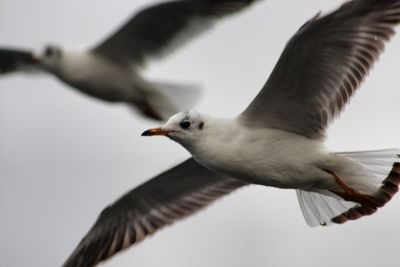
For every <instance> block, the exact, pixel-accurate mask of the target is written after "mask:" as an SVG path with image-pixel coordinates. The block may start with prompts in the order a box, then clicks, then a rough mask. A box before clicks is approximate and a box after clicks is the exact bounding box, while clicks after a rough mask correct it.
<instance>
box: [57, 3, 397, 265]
mask: <svg viewBox="0 0 400 267" xmlns="http://www.w3.org/2000/svg"><path fill="white" fill-rule="evenodd" d="M399 23H400V0H353V1H347V2H346V3H345V4H343V5H342V6H341V7H340V8H339V9H337V10H336V11H334V12H331V13H329V14H327V15H325V16H320V14H318V15H317V16H315V17H313V18H312V19H311V20H310V21H308V22H307V23H306V24H304V25H303V26H302V27H301V28H300V29H299V31H298V32H297V33H296V34H295V35H294V36H293V37H292V38H291V40H290V41H289V42H288V43H287V45H286V47H285V49H284V51H283V53H282V55H281V57H280V59H279V60H278V63H277V64H276V66H275V68H274V70H273V71H272V74H271V75H270V77H269V79H268V80H267V82H266V84H265V85H264V87H263V88H262V90H261V91H260V92H259V94H258V95H257V96H256V97H255V99H254V100H253V101H252V102H251V103H250V105H249V106H248V107H247V108H246V109H245V110H244V111H243V112H242V113H241V114H240V115H239V116H237V117H235V118H231V119H220V118H214V117H211V116H208V115H205V114H202V113H199V112H197V111H193V110H191V111H186V112H181V113H178V114H176V115H174V116H172V117H171V118H170V119H169V120H168V121H167V122H166V123H165V124H164V125H163V126H162V127H159V128H153V129H149V130H147V131H145V132H143V134H142V135H144V136H153V135H163V136H167V137H168V138H170V139H172V140H174V141H176V142H178V143H179V144H180V145H182V146H183V147H184V148H186V149H187V150H188V151H189V152H190V153H191V154H192V156H193V157H192V158H190V159H188V160H186V161H185V162H183V163H181V164H179V165H177V166H175V167H173V168H171V169H169V170H167V171H165V172H163V173H161V174H160V175H158V176H156V177H154V178H153V179H151V180H149V181H147V182H146V183H144V184H142V185H140V186H139V187H137V188H134V189H133V190H131V191H130V192H128V193H126V194H125V195H123V196H122V197H121V198H120V199H118V200H117V201H116V202H115V203H113V204H111V205H110V206H108V207H107V208H106V209H105V210H104V211H103V212H102V213H101V214H100V216H99V218H98V219H97V221H96V223H95V224H94V225H93V227H92V229H90V231H89V232H88V233H87V235H86V236H85V237H84V238H83V239H82V241H81V242H80V243H79V245H78V246H77V248H76V249H75V251H74V252H73V253H72V255H71V256H70V257H69V258H68V260H67V261H66V263H65V265H64V267H73V266H74V267H83V266H93V265H94V264H96V263H98V262H99V261H102V260H104V259H106V258H108V257H110V256H112V255H114V254H115V253H117V252H118V251H120V250H122V249H125V248H127V247H129V246H130V245H132V244H135V243H137V242H139V241H141V240H142V239H143V238H144V237H145V236H146V235H149V234H152V233H154V232H155V231H157V230H158V229H160V228H162V227H163V226H165V225H168V224H171V223H173V222H175V221H176V220H179V219H181V218H182V217H186V216H189V215H191V214H193V213H194V212H196V211H198V210H200V209H201V208H203V207H205V206H207V205H208V204H210V203H211V202H212V201H214V200H215V199H217V198H219V197H221V196H224V195H226V194H228V193H230V192H232V191H234V190H235V189H238V188H240V187H243V186H246V185H250V184H261V185H266V186H273V187H279V188H291V189H295V190H296V193H297V196H298V200H299V204H300V207H301V210H302V212H303V215H304V218H305V220H306V222H307V224H308V225H310V226H319V225H328V224H332V223H336V224H341V223H345V222H347V221H350V220H356V219H359V218H361V217H363V216H366V215H371V214H373V213H375V212H376V211H377V210H378V208H381V207H383V206H384V205H385V204H386V203H387V202H389V201H390V200H391V199H392V197H393V196H394V195H395V194H396V193H397V191H398V190H399V185H400V154H399V153H400V150H399V149H395V148H394V149H383V150H375V151H361V152H346V153H338V152H334V151H331V150H330V149H328V148H327V147H326V146H325V145H324V140H325V133H326V129H327V127H328V125H329V123H330V122H331V121H332V120H333V119H334V118H335V117H337V116H338V114H339V113H340V111H341V110H342V109H343V107H344V105H345V104H346V103H347V102H348V101H349V99H350V97H351V96H352V95H353V94H354V92H355V91H356V89H357V88H359V85H360V84H361V82H362V81H363V79H364V77H365V76H366V75H367V73H368V71H369V70H370V68H371V67H372V65H373V64H374V62H375V61H376V60H377V58H378V56H379V55H380V53H381V52H382V51H383V48H384V44H385V42H386V41H388V40H389V39H390V37H391V36H392V35H393V34H394V27H395V26H396V25H397V24H399ZM380 89H381V90H384V88H380ZM262 206H263V207H264V208H266V205H265V203H263V205H262Z"/></svg>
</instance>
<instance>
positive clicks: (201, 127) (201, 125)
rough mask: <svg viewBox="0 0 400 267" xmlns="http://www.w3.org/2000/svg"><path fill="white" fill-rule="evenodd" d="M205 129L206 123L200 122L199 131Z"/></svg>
mask: <svg viewBox="0 0 400 267" xmlns="http://www.w3.org/2000/svg"><path fill="white" fill-rule="evenodd" d="M203 127H204V122H200V123H199V129H200V130H201V129H203Z"/></svg>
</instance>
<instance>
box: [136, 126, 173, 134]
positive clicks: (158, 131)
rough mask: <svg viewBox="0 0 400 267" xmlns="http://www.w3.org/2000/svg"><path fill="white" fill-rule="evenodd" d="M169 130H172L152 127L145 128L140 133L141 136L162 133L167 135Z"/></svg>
mask: <svg viewBox="0 0 400 267" xmlns="http://www.w3.org/2000/svg"><path fill="white" fill-rule="evenodd" d="M170 132H173V131H168V130H163V129H161V128H153V129H149V130H146V131H144V132H143V133H142V136H153V135H164V136H167V135H168V134H169V133H170Z"/></svg>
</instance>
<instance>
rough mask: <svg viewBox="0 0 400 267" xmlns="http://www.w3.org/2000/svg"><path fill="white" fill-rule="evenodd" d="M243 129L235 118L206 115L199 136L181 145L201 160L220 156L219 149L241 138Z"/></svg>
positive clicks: (225, 147)
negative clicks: (202, 129)
mask: <svg viewBox="0 0 400 267" xmlns="http://www.w3.org/2000/svg"><path fill="white" fill-rule="evenodd" d="M243 130H244V129H243V127H242V126H241V125H240V124H239V123H238V122H237V120H235V119H225V118H214V117H208V118H207V119H206V124H205V126H204V132H203V133H202V134H201V138H198V139H196V140H190V141H188V142H182V145H183V146H184V147H185V148H186V149H187V150H188V151H189V152H190V153H191V154H192V155H193V156H194V157H195V158H196V159H197V160H199V161H201V162H203V161H204V160H210V159H213V158H214V157H219V156H221V155H220V152H221V151H224V150H229V147H230V146H231V145H232V144H234V143H237V141H238V140H239V139H240V138H241V136H242V135H243ZM203 159H204V160H203ZM206 165H207V164H206Z"/></svg>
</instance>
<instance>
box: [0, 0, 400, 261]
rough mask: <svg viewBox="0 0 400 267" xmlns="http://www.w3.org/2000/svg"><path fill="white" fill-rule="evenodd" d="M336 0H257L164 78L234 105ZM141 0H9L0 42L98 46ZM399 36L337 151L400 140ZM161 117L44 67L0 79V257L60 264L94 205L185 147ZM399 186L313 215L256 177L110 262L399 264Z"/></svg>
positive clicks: (210, 109)
mask: <svg viewBox="0 0 400 267" xmlns="http://www.w3.org/2000/svg"><path fill="white" fill-rule="evenodd" d="M341 2H342V1H341V0H319V1H314V0H301V1H299V0H286V1H278V0H268V1H260V3H259V4H257V5H254V6H253V7H252V8H251V9H249V10H247V12H244V13H242V14H240V15H238V16H236V17H235V18H229V19H226V20H224V22H222V23H221V24H219V25H217V27H216V28H215V29H214V30H213V31H211V32H208V33H207V34H205V35H203V36H202V37H200V38H198V39H196V40H195V41H194V42H191V43H190V44H189V45H187V46H185V47H184V49H182V50H179V51H177V52H176V53H174V54H173V55H172V56H171V57H168V58H166V59H164V60H163V61H160V62H154V64H151V65H150V66H149V69H148V72H147V75H148V76H149V77H153V78H158V79H160V80H171V81H186V82H192V81H194V82H199V83H201V84H202V85H203V87H204V97H203V98H202V100H201V101H200V103H199V105H198V107H197V108H198V109H199V110H200V111H202V112H206V113H210V114H212V115H216V116H234V115H236V114H237V113H239V112H241V111H242V110H243V109H244V107H245V106H246V105H247V104H248V103H249V101H250V100H251V99H252V98H253V97H254V96H255V94H256V93H257V92H258V90H259V89H260V88H261V87H262V85H263V83H264V82H265V80H266V79H267V77H268V75H269V73H270V71H271V69H272V67H273V66H274V64H275V62H276V60H277V58H278V56H279V54H280V52H281V51H282V49H283V46H284V44H285V43H286V41H287V40H288V39H289V38H290V37H291V35H292V34H293V33H294V32H295V31H296V30H297V29H298V28H299V26H301V25H302V24H303V23H304V22H305V21H306V20H307V19H308V18H310V17H311V16H313V15H315V14H316V13H317V12H318V11H319V10H325V11H326V10H330V9H331V8H333V7H335V6H338V5H339V4H340V3H341ZM148 3H149V1H147V0H136V1H130V0H120V1H97V0H85V1H78V0H70V1H52V0H36V1H26V0H25V1H23V0H1V1H0V40H1V41H0V42H1V43H0V44H1V45H17V46H20V47H26V48H31V47H34V48H40V47H41V46H42V45H43V44H46V43H49V42H51V43H59V44H63V45H65V46H68V45H72V46H78V47H79V46H81V45H83V46H82V47H85V46H90V45H92V44H94V43H96V42H97V41H99V40H101V39H102V38H103V37H104V36H105V35H107V34H109V33H110V31H112V30H113V29H115V27H116V26H117V25H119V24H120V23H122V22H123V21H124V20H126V19H127V18H128V17H129V16H130V15H131V14H132V12H133V11H135V10H138V9H140V8H141V7H143V5H144V4H148ZM399 62H400V36H397V37H396V38H394V39H393V40H392V42H391V43H390V44H389V45H388V46H387V49H386V53H385V54H384V55H383V57H382V58H381V60H380V62H379V63H378V64H377V65H376V67H375V68H374V70H373V71H372V72H371V75H370V76H369V77H368V79H367V82H366V83H365V84H364V85H363V87H362V90H360V91H359V92H358V93H357V94H356V97H355V98H354V99H353V101H352V102H351V105H349V106H348V107H347V108H346V111H345V112H344V113H343V114H342V116H341V118H340V120H338V121H337V122H336V123H335V124H334V125H333V127H332V128H331V129H330V131H329V138H328V140H327V143H328V145H329V147H331V148H332V149H334V150H338V151H342V150H346V151H347V150H362V149H377V148H387V147H400V124H399V114H400V112H399V107H400V105H399V99H400V88H399V85H398V84H399V82H398V79H399V73H398V71H399V69H400V68H399V66H400V63H399ZM153 126H158V124H157V123H154V122H151V121H146V120H143V119H141V118H139V117H138V116H136V115H135V114H132V113H131V112H130V111H129V110H128V109H127V108H125V107H123V106H111V105H108V104H104V103H101V102H98V101H97V100H94V99H91V98H88V97H86V96H82V95H81V94H80V93H78V92H76V91H74V90H72V89H71V88H68V87H66V86H64V85H63V84H61V83H60V82H58V81H56V80H55V79H54V78H51V77H48V76H37V77H30V76H27V75H14V76H8V77H6V78H2V79H0V266H18V267H28V266H60V265H61V264H62V263H63V262H64V260H65V259H66V258H67V257H68V256H69V254H70V253H71V252H72V250H73V249H74V248H75V246H76V245H77V243H78V241H79V240H80V239H81V238H82V237H83V235H84V234H85V233H86V232H87V230H88V229H89V227H91V225H92V223H93V222H94V221H95V219H96V217H97V215H98V214H99V212H100V211H101V210H102V209H103V208H104V207H105V206H106V205H107V204H109V203H111V202H112V201H114V200H115V199H116V198H117V197H119V196H120V195H121V194H122V193H124V192H125V191H127V190H129V189H131V188H132V187H133V186H135V185H138V184H139V183H142V182H144V181H145V180H147V179H148V178H150V177H152V176H154V175H155V174H158V173H159V172H161V171H163V170H165V169H166V168H167V167H169V166H172V165H173V164H174V163H177V162H179V161H180V160H182V159H185V158H187V157H188V153H187V152H186V151H184V149H183V148H181V147H179V146H178V145H177V144H176V143H173V142H171V141H170V140H167V139H166V138H141V137H140V133H141V132H142V131H143V130H145V129H147V128H149V127H153ZM399 210H400V197H398V196H397V197H396V198H395V199H394V200H393V201H392V202H390V203H389V204H388V205H387V206H386V207H385V208H383V209H382V210H380V211H379V212H378V213H377V214H375V215H374V216H371V217H368V218H363V219H361V220H359V221H357V222H351V223H348V224H345V225H341V226H331V227H325V228H323V227H320V228H309V227H308V226H307V225H306V224H305V222H304V220H303V218H302V215H301V212H300V209H299V207H298V203H297V199H296V196H295V193H294V191H292V190H286V191H285V190H278V189H272V188H264V187H257V186H253V187H249V188H246V189H243V190H240V191H238V192H236V193H234V194H232V195H231V196H229V197H226V198H224V199H222V200H221V201H218V202H217V203H216V204H215V205H213V206H212V207H210V208H208V209H206V210H204V211H202V212H200V213H198V214H197V215H195V216H193V217H191V218H189V219H186V220H184V221H182V222H179V223H177V224H175V225H174V226H172V227H168V228H166V229H164V230H162V231H160V232H158V233H157V234H156V235H155V236H153V237H151V238H149V239H147V240H146V241H145V242H143V243H141V244H140V245H138V246H135V247H132V248H131V249H129V250H127V251H126V252H124V253H122V254H119V255H118V256H116V257H114V258H113V259H112V260H110V261H108V262H106V263H105V264H104V266H107V267H118V266H144V267H146V266H148V267H150V266H151V267H153V266H163V267H169V266H171V267H172V266H173V267H177V266H191V267H197V266H231V267H233V266H238V267H239V266H254V267H257V266H291V265H292V266H304V267H306V266H332V267H333V266H335V267H336V266H378V265H379V266H398V264H399V263H398V261H399V260H398V258H399V257H398V247H399V246H400V241H398V240H399V238H398V236H399V235H400V230H399V229H400V228H399V225H400V215H399Z"/></svg>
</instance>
